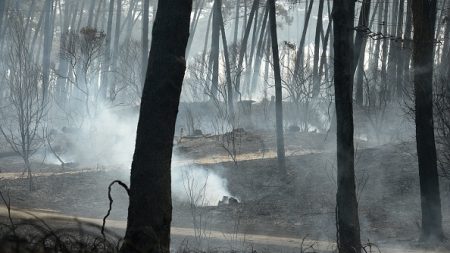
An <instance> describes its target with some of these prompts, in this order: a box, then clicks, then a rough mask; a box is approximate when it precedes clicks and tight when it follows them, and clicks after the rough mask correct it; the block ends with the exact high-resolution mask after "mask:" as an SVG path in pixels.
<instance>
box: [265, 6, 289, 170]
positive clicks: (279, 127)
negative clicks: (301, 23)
mask: <svg viewBox="0 0 450 253" xmlns="http://www.w3.org/2000/svg"><path fill="white" fill-rule="evenodd" d="M267 4H268V6H269V25H270V26H269V27H270V37H271V41H272V56H273V73H274V76H275V117H276V132H277V159H278V169H279V170H280V172H281V173H282V174H286V161H285V151H284V136H283V96H282V87H281V74H280V72H281V71H280V56H279V54H278V38H277V20H276V10H275V0H268V1H267Z"/></svg>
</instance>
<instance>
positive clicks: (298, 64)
mask: <svg viewBox="0 0 450 253" xmlns="http://www.w3.org/2000/svg"><path fill="white" fill-rule="evenodd" d="M313 3H314V1H313V0H310V2H309V7H308V10H307V12H306V15H305V24H304V26H303V32H302V37H301V38H300V42H299V43H298V48H297V53H296V56H295V65H294V74H293V79H294V80H293V81H296V80H299V79H300V77H301V76H303V58H304V56H303V50H304V49H305V41H306V32H307V31H308V23H309V19H310V17H311V12H312V7H313ZM305 8H306V3H305Z"/></svg>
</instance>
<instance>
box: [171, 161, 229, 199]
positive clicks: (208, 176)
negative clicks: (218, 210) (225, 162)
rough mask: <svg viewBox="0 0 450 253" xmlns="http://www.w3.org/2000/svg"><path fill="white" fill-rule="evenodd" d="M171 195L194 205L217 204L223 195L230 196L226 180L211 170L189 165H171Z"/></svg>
mask: <svg viewBox="0 0 450 253" xmlns="http://www.w3.org/2000/svg"><path fill="white" fill-rule="evenodd" d="M172 196H173V198H174V199H175V200H177V201H181V202H186V203H190V204H194V205H196V206H211V205H217V203H218V202H219V200H221V199H222V197H223V196H231V195H230V193H229V192H228V189H227V180H226V179H224V178H222V177H220V176H219V175H218V174H216V173H214V172H212V171H211V170H209V169H207V168H204V167H201V166H197V165H190V166H185V167H172Z"/></svg>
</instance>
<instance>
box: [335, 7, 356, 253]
mask: <svg viewBox="0 0 450 253" xmlns="http://www.w3.org/2000/svg"><path fill="white" fill-rule="evenodd" d="M333 8H334V9H333V28H334V53H335V56H334V89H335V100H336V102H335V103H336V123H337V131H336V135H337V194H336V219H337V220H336V225H337V243H338V250H339V252H340V253H355V252H358V253H359V252H361V239H360V232H359V231H360V230H359V229H360V228H359V218H358V203H357V200H356V190H355V188H356V184H355V161H354V152H355V151H354V145H353V106H352V93H353V63H354V58H353V54H354V52H353V50H354V47H353V33H354V32H353V26H354V25H353V24H354V12H355V2H354V1H348V0H335V1H334V5H333Z"/></svg>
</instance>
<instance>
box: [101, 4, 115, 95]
mask: <svg viewBox="0 0 450 253" xmlns="http://www.w3.org/2000/svg"><path fill="white" fill-rule="evenodd" d="M113 14H114V0H109V10H108V24H107V26H106V39H105V55H104V57H105V59H104V60H103V64H102V78H101V86H100V97H101V98H102V99H106V94H107V91H108V86H109V73H108V72H109V67H110V65H111V45H112V43H111V33H112V20H113Z"/></svg>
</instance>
